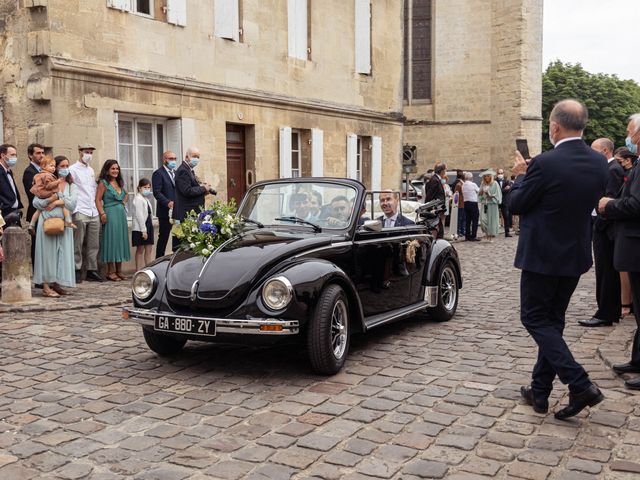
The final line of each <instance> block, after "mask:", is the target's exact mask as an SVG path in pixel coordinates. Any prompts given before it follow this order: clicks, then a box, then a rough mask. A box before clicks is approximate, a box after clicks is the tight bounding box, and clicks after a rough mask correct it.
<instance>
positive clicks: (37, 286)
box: [33, 283, 42, 290]
mask: <svg viewBox="0 0 640 480" xmlns="http://www.w3.org/2000/svg"><path fill="white" fill-rule="evenodd" d="M33 288H39V289H40V290H42V284H41V283H34V284H33Z"/></svg>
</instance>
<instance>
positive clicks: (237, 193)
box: [227, 123, 247, 205]
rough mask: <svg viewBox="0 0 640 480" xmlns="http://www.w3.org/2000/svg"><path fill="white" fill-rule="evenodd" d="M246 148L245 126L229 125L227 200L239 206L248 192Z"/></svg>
mask: <svg viewBox="0 0 640 480" xmlns="http://www.w3.org/2000/svg"><path fill="white" fill-rule="evenodd" d="M246 173H247V166H246V148H245V132H244V126H243V125H234V124H230V123H228V124H227V199H228V200H231V199H232V198H234V199H235V200H236V203H237V204H238V205H239V204H240V201H241V200H242V197H244V194H245V192H246V191H247V181H246Z"/></svg>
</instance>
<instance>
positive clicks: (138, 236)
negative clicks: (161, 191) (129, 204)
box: [131, 178, 153, 270]
mask: <svg viewBox="0 0 640 480" xmlns="http://www.w3.org/2000/svg"><path fill="white" fill-rule="evenodd" d="M151 195H152V192H151V182H150V181H149V179H148V178H141V179H140V181H139V182H138V192H137V193H136V195H135V197H133V212H132V219H133V228H132V229H131V230H132V231H131V244H132V245H133V246H134V247H136V270H140V269H141V268H142V267H144V266H145V265H147V264H148V263H150V262H151V260H152V258H153V257H152V255H153V253H152V251H153V223H152V220H151V219H152V217H153V214H152V210H151V202H149V198H150V197H151Z"/></svg>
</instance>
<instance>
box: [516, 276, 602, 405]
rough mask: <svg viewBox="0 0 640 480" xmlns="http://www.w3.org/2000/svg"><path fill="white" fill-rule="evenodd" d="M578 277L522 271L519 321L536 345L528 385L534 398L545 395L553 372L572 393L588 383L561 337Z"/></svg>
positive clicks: (589, 384) (550, 387)
mask: <svg viewBox="0 0 640 480" xmlns="http://www.w3.org/2000/svg"><path fill="white" fill-rule="evenodd" d="M579 279H580V277H561V276H554V275H543V274H540V273H535V272H530V271H527V270H523V271H522V275H521V277H520V320H521V321H522V324H523V325H524V327H525V328H526V329H527V332H529V334H530V335H531V337H532V338H533V340H534V341H535V342H536V344H537V345H538V360H537V361H536V364H535V366H534V367H533V372H532V375H531V388H532V389H533V391H534V392H535V394H536V396H538V397H541V398H546V397H548V396H549V394H550V393H551V390H552V389H553V380H554V378H555V376H556V375H558V377H559V378H560V381H561V382H562V383H564V384H565V385H569V391H570V392H571V393H574V394H575V393H580V392H582V391H584V390H586V389H587V388H589V387H590V386H591V381H590V380H589V376H588V375H587V372H586V371H585V370H584V368H582V365H580V364H579V363H578V362H576V360H575V359H574V358H573V355H572V354H571V351H570V350H569V347H568V346H567V344H566V342H565V341H564V338H563V336H562V335H563V332H564V325H565V312H566V311H567V306H568V305H569V300H570V299H571V295H572V294H573V292H574V290H575V289H576V286H577V285H578V280H579Z"/></svg>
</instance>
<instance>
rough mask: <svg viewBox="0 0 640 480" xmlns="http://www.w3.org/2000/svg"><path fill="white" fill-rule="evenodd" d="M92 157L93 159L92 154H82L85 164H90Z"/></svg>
mask: <svg viewBox="0 0 640 480" xmlns="http://www.w3.org/2000/svg"><path fill="white" fill-rule="evenodd" d="M91 157H93V155H91V154H90V153H83V154H82V161H83V162H84V163H89V162H90V161H91Z"/></svg>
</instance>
